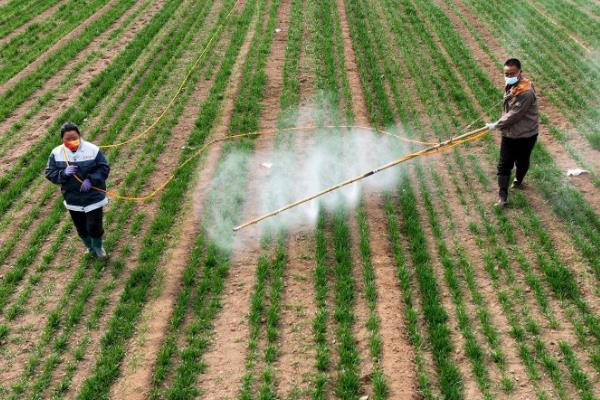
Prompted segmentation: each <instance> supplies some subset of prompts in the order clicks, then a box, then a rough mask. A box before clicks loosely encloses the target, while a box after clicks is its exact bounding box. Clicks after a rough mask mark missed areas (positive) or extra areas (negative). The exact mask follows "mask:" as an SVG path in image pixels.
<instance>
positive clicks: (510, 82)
mask: <svg viewBox="0 0 600 400" xmlns="http://www.w3.org/2000/svg"><path fill="white" fill-rule="evenodd" d="M518 81H519V77H517V76H513V77H510V78H507V77H506V76H505V77H504V82H506V84H507V85H514V84H515V83H517V82H518Z"/></svg>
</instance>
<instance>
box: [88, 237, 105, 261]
mask: <svg viewBox="0 0 600 400" xmlns="http://www.w3.org/2000/svg"><path fill="white" fill-rule="evenodd" d="M92 248H93V249H94V253H96V256H97V257H98V258H108V254H107V253H106V250H104V247H103V246H102V238H101V237H100V238H92Z"/></svg>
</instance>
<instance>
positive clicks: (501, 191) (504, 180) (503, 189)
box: [495, 175, 510, 208]
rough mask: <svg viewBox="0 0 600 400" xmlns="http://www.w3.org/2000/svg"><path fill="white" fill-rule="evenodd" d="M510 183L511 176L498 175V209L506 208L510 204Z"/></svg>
mask: <svg viewBox="0 0 600 400" xmlns="http://www.w3.org/2000/svg"><path fill="white" fill-rule="evenodd" d="M509 182H510V176H508V175H498V201H497V202H496V204H495V206H496V207H501V208H504V207H506V204H507V203H508V183H509Z"/></svg>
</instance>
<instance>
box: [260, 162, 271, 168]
mask: <svg viewBox="0 0 600 400" xmlns="http://www.w3.org/2000/svg"><path fill="white" fill-rule="evenodd" d="M260 166H261V167H265V168H271V167H272V166H273V163H270V162H264V163H262V164H260Z"/></svg>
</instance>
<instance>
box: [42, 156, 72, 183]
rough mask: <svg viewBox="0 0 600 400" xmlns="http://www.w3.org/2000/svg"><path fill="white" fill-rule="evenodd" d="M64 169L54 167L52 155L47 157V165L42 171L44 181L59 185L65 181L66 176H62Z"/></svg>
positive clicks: (54, 161)
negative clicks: (44, 177)
mask: <svg viewBox="0 0 600 400" xmlns="http://www.w3.org/2000/svg"><path fill="white" fill-rule="evenodd" d="M64 172H65V169H64V168H61V167H58V166H57V165H56V160H55V159H54V154H50V157H48V163H47V164H46V169H45V170H44V175H45V176H46V179H48V180H49V181H50V182H52V183H54V184H56V185H61V184H63V183H65V182H66V181H67V178H68V177H67V176H65V174H64Z"/></svg>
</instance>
